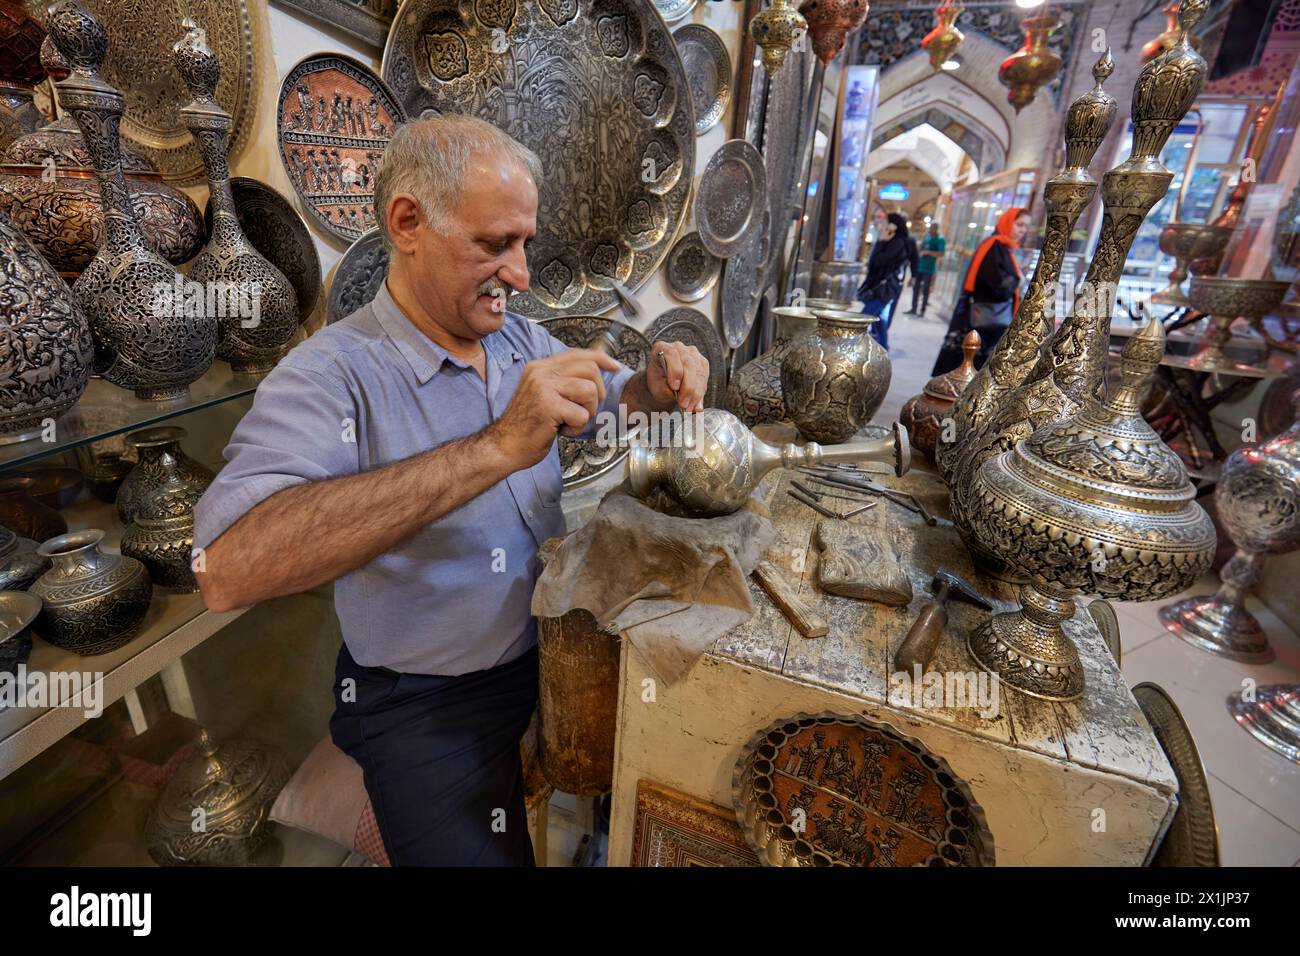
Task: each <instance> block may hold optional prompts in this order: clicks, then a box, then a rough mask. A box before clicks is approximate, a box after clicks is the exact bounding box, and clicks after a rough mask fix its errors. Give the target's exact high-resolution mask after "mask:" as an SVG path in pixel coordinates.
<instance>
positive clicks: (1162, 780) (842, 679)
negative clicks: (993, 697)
mask: <svg viewBox="0 0 1300 956" xmlns="http://www.w3.org/2000/svg"><path fill="white" fill-rule="evenodd" d="M805 478H806V476H802V475H800V474H799V473H797V472H785V471H781V472H774V473H773V474H772V475H771V477H770V480H769V482H768V483H767V485H766V488H765V489H762V488H761V489H760V495H761V496H762V497H764V499H765V500H766V502H767V504H768V507H769V509H770V511H771V515H772V522H773V524H774V525H775V526H776V529H777V532H778V534H779V536H780V539H781V544H780V546H779V547H778V548H775V549H773V550H772V551H771V552H769V559H770V560H771V561H772V563H774V564H777V565H778V566H780V567H781V568H782V569H783V570H784V571H785V574H786V577H787V580H788V581H789V583H790V584H791V585H796V584H797V587H798V593H799V595H800V597H801V598H802V599H803V600H804V601H805V602H807V603H808V604H809V605H810V606H812V607H813V608H814V609H815V610H816V611H818V612H819V613H820V614H821V616H822V617H824V618H825V619H826V622H827V624H829V626H830V633H829V634H827V635H826V636H825V637H820V638H815V639H811V640H809V639H805V638H803V637H802V636H801V635H800V634H799V633H798V632H797V631H795V629H794V628H793V627H792V626H791V625H790V623H789V622H788V621H787V620H786V618H785V617H784V615H782V613H781V612H780V610H778V609H777V608H776V606H775V605H773V603H772V601H771V600H770V599H769V598H768V597H767V595H766V594H765V593H764V592H763V590H762V589H761V588H760V587H759V586H758V584H757V583H755V582H754V581H753V580H751V581H750V588H751V590H752V593H753V599H754V605H755V608H756V613H755V614H754V616H753V617H752V618H750V620H749V621H748V622H746V623H745V624H743V625H741V626H740V627H738V628H735V629H734V630H732V631H731V632H729V633H728V634H726V635H725V636H724V637H722V638H720V639H719V640H718V641H717V643H716V644H715V645H714V646H713V648H712V650H711V651H710V652H709V655H708V656H711V657H714V658H716V659H718V660H723V661H730V662H734V663H736V664H740V665H742V666H744V667H749V668H755V669H758V670H763V671H768V672H771V673H775V674H780V675H781V676H783V677H785V678H787V679H789V680H794V681H799V682H801V683H806V684H813V685H819V686H822V687H825V688H828V689H831V690H834V691H836V692H839V693H842V694H845V695H848V696H851V697H856V698H860V699H862V700H863V701H866V702H870V703H872V704H876V705H880V704H885V703H886V702H887V697H888V693H889V675H890V674H891V673H892V672H893V671H894V666H893V660H894V654H895V652H896V651H897V649H898V646H899V645H900V644H901V643H902V641H903V638H904V636H905V635H906V634H907V631H908V628H909V627H911V624H912V622H913V620H915V618H916V616H917V614H918V613H919V612H920V609H921V607H922V606H923V605H924V603H925V602H926V601H928V600H929V599H930V595H931V592H930V582H931V580H932V578H933V577H934V573H935V571H936V570H938V569H939V568H940V567H944V568H947V569H948V570H950V571H952V572H954V573H956V574H958V575H960V576H961V577H962V578H964V579H965V580H966V581H967V582H968V583H970V584H971V585H972V586H973V587H974V588H975V589H976V590H977V591H979V592H980V593H982V594H983V595H984V596H985V597H988V598H990V599H992V600H993V603H994V605H995V607H996V609H997V610H999V611H1001V610H1009V609H1014V608H1015V607H1016V601H1015V598H1016V593H1015V588H1014V587H1012V586H1009V585H1007V584H1004V583H1002V582H1000V581H997V580H996V579H993V578H990V577H986V576H984V575H982V574H980V573H978V572H977V571H976V570H975V568H974V567H973V565H972V563H971V559H970V556H969V554H968V553H967V551H966V549H965V547H964V546H963V545H962V543H961V540H960V538H959V537H958V535H957V531H956V529H955V528H954V527H953V525H952V522H951V520H949V511H948V492H947V488H946V486H945V485H944V484H943V482H942V481H941V479H940V478H939V477H938V475H937V474H935V473H934V472H931V471H927V470H922V469H921V468H917V469H914V470H913V471H912V472H910V473H909V474H907V475H905V476H903V477H902V478H896V477H894V476H893V475H892V473H888V472H886V473H883V474H881V475H880V476H879V477H878V479H877V480H878V483H879V484H882V485H884V486H886V487H891V488H895V489H898V490H901V491H909V492H911V493H912V494H914V495H916V496H917V497H918V498H920V499H921V500H922V501H923V502H924V503H925V505H926V507H927V508H929V509H930V511H931V512H932V513H933V514H934V515H935V516H936V517H937V518H938V519H939V523H938V524H937V525H936V526H933V527H930V526H927V525H926V524H925V523H924V522H923V521H922V520H921V518H920V516H919V515H917V514H915V513H914V512H912V511H909V510H907V509H905V508H902V507H900V506H898V505H895V504H892V503H889V502H887V501H884V500H883V499H879V500H880V503H879V504H878V505H877V506H876V507H874V508H872V509H871V510H869V511H866V512H864V513H862V514H860V515H857V516H856V517H854V518H852V519H849V523H850V524H852V525H854V526H857V527H859V528H861V529H862V533H863V534H864V535H872V536H875V537H877V540H880V539H885V540H888V541H892V542H893V543H894V545H895V547H896V550H897V552H898V554H899V556H900V558H901V561H902V564H903V567H904V569H905V570H906V572H907V575H908V577H909V578H910V580H911V583H912V590H913V597H912V601H911V603H910V604H909V605H907V606H905V607H898V608H891V607H887V606H885V605H883V604H877V603H875V602H872V601H860V600H854V599H850V598H842V597H838V596H836V595H832V594H825V593H823V592H822V591H821V590H820V588H819V586H818V584H817V562H818V550H817V548H816V546H815V542H814V538H813V532H814V529H815V528H816V525H817V522H818V521H823V520H830V519H826V518H824V517H823V516H821V515H819V514H817V513H816V512H814V511H813V510H812V509H811V508H809V507H808V506H806V505H804V504H802V503H800V502H798V501H796V500H795V499H794V498H792V497H790V496H789V495H788V494H786V490H787V489H788V488H789V482H790V481H791V480H800V479H805ZM802 483H803V484H808V482H807V481H806V480H803V481H802ZM813 487H816V486H813ZM764 492H765V493H764ZM824 503H825V504H827V506H828V507H830V508H831V509H832V510H837V511H849V510H852V509H853V507H854V505H853V504H852V503H851V502H846V501H834V500H825V501H824ZM800 567H801V568H802V570H795V569H796V568H800ZM1086 600H1087V599H1086V598H1085V599H1082V600H1081V601H1080V604H1079V610H1078V611H1077V612H1076V614H1075V616H1074V619H1073V620H1072V621H1070V622H1069V623H1068V624H1067V625H1066V632H1067V633H1068V634H1069V635H1070V636H1071V637H1072V638H1073V639H1074V641H1075V643H1076V644H1077V645H1078V648H1079V653H1080V655H1081V657H1082V658H1083V663H1084V667H1085V670H1086V678H1087V691H1086V693H1085V695H1084V696H1083V698H1082V699H1081V700H1078V701H1073V702H1070V703H1053V702H1049V701H1043V700H1038V699H1036V698H1032V697H1027V696H1025V695H1023V694H1018V693H1016V692H1015V691H1012V690H1009V689H1006V688H1005V687H1004V688H1002V689H1001V692H1000V694H999V700H998V703H999V708H998V709H999V713H998V715H997V716H996V717H993V718H992V719H988V718H985V717H983V716H981V715H980V714H979V713H978V712H977V710H976V709H975V708H973V707H969V708H951V707H944V708H935V707H927V708H925V709H924V710H923V711H921V712H920V715H921V716H923V717H924V718H925V719H928V720H932V721H934V722H936V723H939V724H945V725H948V726H950V727H952V728H954V729H958V730H961V731H963V732H965V733H967V734H972V735H975V736H978V737H983V738H986V739H988V740H991V741H994V742H996V743H999V744H1004V745H1008V746H1011V747H1015V748H1017V749H1022V750H1029V751H1033V752H1036V753H1040V754H1043V755H1044V756H1047V757H1049V758H1055V759H1057V760H1062V761H1067V762H1069V763H1072V764H1076V765H1079V766H1081V767H1088V768H1092V769H1096V770H1100V771H1103V772H1107V773H1113V774H1119V775H1122V776H1126V777H1129V778H1131V779H1134V780H1137V781H1141V782H1143V783H1144V784H1146V785H1148V786H1155V787H1158V788H1163V787H1165V786H1167V787H1169V788H1170V789H1171V790H1174V791H1176V789H1177V781H1176V779H1175V778H1174V776H1173V771H1172V769H1171V768H1170V766H1169V764H1168V761H1167V760H1166V759H1165V757H1164V754H1163V752H1162V751H1161V750H1160V748H1159V746H1158V745H1157V744H1156V741H1155V738H1154V736H1153V735H1152V732H1151V730H1150V728H1149V726H1148V725H1147V722H1146V720H1145V718H1144V717H1143V716H1142V714H1141V712H1140V711H1139V710H1138V707H1137V703H1136V702H1135V701H1134V699H1133V695H1132V694H1131V693H1130V692H1129V690H1128V687H1127V685H1126V684H1125V683H1124V680H1123V677H1122V676H1121V675H1120V672H1119V668H1118V666H1117V665H1116V663H1115V660H1114V658H1113V657H1112V656H1111V653H1110V651H1109V649H1108V648H1107V646H1106V644H1105V640H1104V638H1103V637H1102V634H1101V632H1100V631H1099V630H1098V628H1097V626H1096V625H1095V624H1094V622H1093V620H1092V618H1091V616H1090V615H1089V614H1088V613H1087V612H1086V610H1085V609H1084V603H1085V602H1086ZM948 608H949V621H948V626H947V628H946V630H945V632H944V635H943V637H942V639H941V640H940V643H939V646H938V648H937V650H936V652H935V655H934V657H933V659H932V661H931V664H930V667H931V669H933V670H937V671H941V672H954V671H956V672H966V671H973V672H978V671H979V666H978V665H977V664H976V662H975V660H974V659H973V658H972V657H971V655H970V652H969V651H968V650H967V648H966V642H965V637H966V635H967V633H969V631H970V630H971V629H972V628H974V627H976V626H977V625H978V624H979V623H980V622H981V621H982V620H984V619H985V618H986V617H987V612H984V611H981V610H979V609H977V608H975V607H973V606H972V605H970V604H967V603H965V602H962V601H958V600H950V601H949V602H948Z"/></svg>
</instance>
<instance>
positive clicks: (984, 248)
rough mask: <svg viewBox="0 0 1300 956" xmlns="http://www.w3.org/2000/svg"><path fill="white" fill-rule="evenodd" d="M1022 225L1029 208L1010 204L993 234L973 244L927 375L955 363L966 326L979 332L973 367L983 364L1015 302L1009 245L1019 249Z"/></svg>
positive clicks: (1016, 276)
mask: <svg viewBox="0 0 1300 956" xmlns="http://www.w3.org/2000/svg"><path fill="white" fill-rule="evenodd" d="M1028 230H1029V210H1027V209H1024V208H1022V207H1020V206H1013V207H1012V208H1010V209H1008V210H1007V211H1006V212H1004V213H1003V214H1002V215H1001V216H1000V217H999V218H998V224H997V227H996V229H995V230H994V232H993V235H991V236H989V237H988V238H987V239H985V240H984V241H983V242H981V243H980V244H979V247H978V248H977V249H976V250H975V255H974V256H973V257H972V258H971V261H970V267H969V268H968V269H967V270H966V279H965V281H964V282H963V283H962V294H961V296H960V297H959V298H958V299H957V306H956V308H955V309H954V310H953V316H952V321H951V322H949V323H948V334H947V335H946V336H945V337H944V341H943V347H942V348H941V349H940V350H939V358H938V359H936V360H935V363H934V370H933V371H932V372H931V373H930V374H931V375H942V374H943V373H944V372H950V371H952V370H953V369H955V368H956V367H957V366H958V365H959V364H960V362H961V340H962V339H963V338H965V336H966V333H967V332H968V331H970V330H971V329H974V330H975V331H976V332H978V333H979V334H980V340H981V344H980V351H979V355H978V356H977V358H976V360H975V365H976V367H979V366H982V365H983V364H984V361H985V359H987V358H988V357H989V353H991V352H992V351H993V348H994V346H996V345H997V344H998V342H999V340H1001V338H1002V336H1003V334H1004V333H1005V332H1006V331H1007V327H1008V326H1009V325H1010V324H1011V318H1012V316H1014V315H1015V314H1016V309H1018V308H1019V307H1020V282H1021V279H1022V276H1021V274H1020V265H1019V264H1018V263H1017V262H1016V259H1015V256H1013V255H1012V254H1011V250H1012V249H1018V248H1020V240H1022V239H1023V238H1024V237H1025V233H1026V232H1027V231H1028Z"/></svg>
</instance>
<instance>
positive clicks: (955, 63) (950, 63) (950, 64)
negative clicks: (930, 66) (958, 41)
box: [939, 60, 961, 73]
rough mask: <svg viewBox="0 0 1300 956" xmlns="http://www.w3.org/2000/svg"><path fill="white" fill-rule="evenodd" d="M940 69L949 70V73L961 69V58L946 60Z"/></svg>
mask: <svg viewBox="0 0 1300 956" xmlns="http://www.w3.org/2000/svg"><path fill="white" fill-rule="evenodd" d="M939 69H941V70H947V71H948V72H949V73H951V72H952V71H953V70H960V69H961V60H944V61H943V65H942V66H940V67H939Z"/></svg>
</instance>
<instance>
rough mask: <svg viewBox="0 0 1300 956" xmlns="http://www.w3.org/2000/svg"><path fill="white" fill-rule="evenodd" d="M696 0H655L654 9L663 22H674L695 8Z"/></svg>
mask: <svg viewBox="0 0 1300 956" xmlns="http://www.w3.org/2000/svg"><path fill="white" fill-rule="evenodd" d="M697 2H698V0H655V9H656V10H658V11H659V16H661V17H663V18H664V23H676V22H677V21H678V20H680V19H682V18H683V17H685V16H686V15H687V14H688V13H690V12H691V11H692V10H694V9H695V4H696V3H697Z"/></svg>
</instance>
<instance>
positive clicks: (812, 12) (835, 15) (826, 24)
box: [799, 0, 867, 65]
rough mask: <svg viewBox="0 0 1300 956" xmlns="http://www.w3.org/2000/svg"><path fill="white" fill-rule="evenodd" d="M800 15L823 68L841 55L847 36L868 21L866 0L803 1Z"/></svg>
mask: <svg viewBox="0 0 1300 956" xmlns="http://www.w3.org/2000/svg"><path fill="white" fill-rule="evenodd" d="M799 12H800V13H801V14H803V16H804V19H806V20H807V21H808V32H809V34H811V35H812V48H813V52H814V53H815V54H817V59H819V60H821V61H822V64H823V65H826V64H829V63H830V62H831V60H833V59H835V58H836V57H837V56H839V55H840V52H841V51H842V50H843V49H844V41H845V40H846V39H848V36H849V34H850V33H852V32H853V31H854V30H856V29H858V27H860V26H862V24H863V22H864V21H865V20H866V19H867V0H804V2H803V3H802V4H800V6H799Z"/></svg>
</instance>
